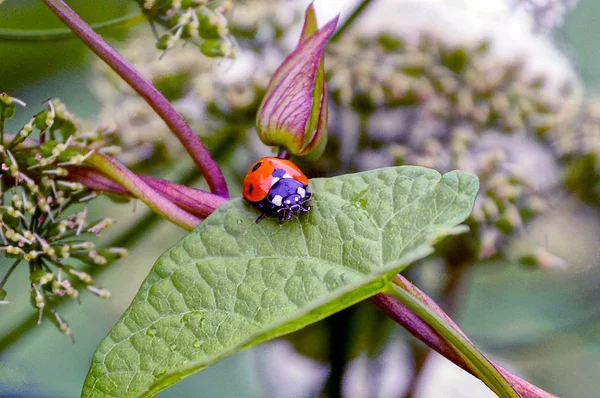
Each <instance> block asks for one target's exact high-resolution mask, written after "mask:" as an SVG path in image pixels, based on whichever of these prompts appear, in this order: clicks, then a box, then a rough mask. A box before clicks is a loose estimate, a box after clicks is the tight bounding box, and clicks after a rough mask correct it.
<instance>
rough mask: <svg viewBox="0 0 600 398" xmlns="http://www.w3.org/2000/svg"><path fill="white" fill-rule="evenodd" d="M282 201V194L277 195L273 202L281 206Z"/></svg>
mask: <svg viewBox="0 0 600 398" xmlns="http://www.w3.org/2000/svg"><path fill="white" fill-rule="evenodd" d="M282 201H283V198H282V197H281V195H275V196H274V197H273V200H272V201H271V202H273V204H274V205H277V206H281V202H282Z"/></svg>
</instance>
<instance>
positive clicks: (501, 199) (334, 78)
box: [317, 33, 579, 263]
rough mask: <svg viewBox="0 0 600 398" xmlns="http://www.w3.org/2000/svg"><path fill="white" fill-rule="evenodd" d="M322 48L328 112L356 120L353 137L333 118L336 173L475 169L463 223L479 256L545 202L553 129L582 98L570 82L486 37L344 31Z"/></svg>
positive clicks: (553, 172)
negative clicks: (554, 78) (494, 46)
mask: <svg viewBox="0 0 600 398" xmlns="http://www.w3.org/2000/svg"><path fill="white" fill-rule="evenodd" d="M329 50H330V54H329V55H328V56H329V58H328V61H329V62H328V64H327V66H328V68H329V69H330V70H331V71H332V73H331V79H330V81H329V87H330V91H331V93H332V98H333V99H334V101H335V104H336V105H337V107H336V108H334V109H333V112H335V113H334V114H336V113H337V116H338V117H339V118H340V119H342V118H343V119H350V120H352V117H355V118H356V119H357V120H356V121H355V122H354V124H355V125H357V126H361V125H362V127H361V129H360V131H356V132H355V133H354V137H352V128H348V125H347V124H344V123H340V128H338V129H336V124H335V123H332V124H331V128H332V134H331V135H332V136H333V137H332V141H334V140H335V141H334V142H335V145H331V146H329V147H328V150H327V151H328V153H329V158H330V159H338V162H337V163H338V165H339V166H338V170H337V171H338V172H339V171H344V170H364V169H370V168H376V167H384V166H389V165H400V164H416V165H421V166H425V167H431V168H435V169H437V170H439V171H440V172H445V171H448V170H451V169H462V170H469V171H472V172H474V173H476V174H477V175H478V176H479V178H480V186H481V188H480V194H479V196H478V198H477V201H476V203H475V208H474V211H473V214H472V216H471V219H470V220H469V224H470V225H471V227H472V228H471V230H472V233H473V234H476V240H477V244H475V245H473V246H474V247H477V253H475V254H476V255H477V256H479V257H480V258H487V257H490V256H494V255H499V254H502V253H500V252H499V248H500V247H501V244H502V242H504V241H506V238H507V237H509V236H512V235H514V234H518V233H520V232H522V231H523V225H524V222H525V221H526V220H527V219H528V218H529V217H532V216H534V215H537V214H540V213H541V212H543V211H544V210H545V209H546V208H548V207H549V206H550V198H551V197H552V195H551V192H552V190H553V189H554V188H555V187H556V185H557V184H558V182H559V179H560V177H559V176H560V172H559V169H558V165H557V157H556V156H555V154H554V151H553V149H552V145H550V144H551V142H552V137H553V136H554V135H555V133H554V132H555V131H557V130H559V129H562V128H563V126H565V125H568V124H569V123H572V121H573V114H574V109H576V107H577V106H578V105H579V98H578V97H577V96H576V95H575V94H572V91H570V90H569V83H570V82H566V84H565V85H564V88H563V90H562V91H557V92H554V91H552V90H550V89H548V87H547V85H546V84H545V79H544V78H542V77H537V78H536V77H530V76H529V75H527V74H526V73H524V71H523V70H524V69H525V67H526V65H525V63H524V62H525V61H523V62H515V61H505V62H501V61H502V59H498V58H497V57H492V56H491V55H490V50H489V43H487V42H486V41H482V42H480V43H476V44H473V45H470V46H467V45H456V44H455V45H450V44H448V43H447V41H446V40H444V39H442V38H437V37H436V36H431V35H426V34H423V35H422V36H421V37H420V39H419V40H418V41H416V42H413V41H410V40H405V39H404V38H402V37H399V36H397V35H396V36H395V35H391V34H389V33H386V34H381V35H379V36H376V37H373V38H364V37H361V38H357V37H356V36H349V37H347V38H345V39H342V41H341V42H339V43H337V44H336V45H334V46H332V47H331V48H330V49H329ZM352 113H354V114H355V115H357V116H352ZM360 120H362V123H361V122H360ZM336 135H337V137H336ZM352 142H354V143H355V144H354V145H353V144H352ZM533 159H535V160H533ZM532 165H533V166H532ZM542 165H544V167H542ZM546 165H547V167H545V166H546ZM332 166H333V167H332ZM335 166H336V163H335V162H332V161H331V160H330V161H329V162H328V163H324V164H323V167H325V168H327V169H324V170H329V171H331V170H335ZM317 167H319V164H317ZM536 250H537V249H533V250H532V253H535V252H536ZM528 258H529V259H531V258H541V257H540V256H537V257H536V256H533V255H532V256H530V257H528ZM544 258H548V257H547V256H546V257H544ZM546 263H548V262H547V261H546Z"/></svg>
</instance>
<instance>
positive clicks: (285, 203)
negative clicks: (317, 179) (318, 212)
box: [267, 178, 311, 221]
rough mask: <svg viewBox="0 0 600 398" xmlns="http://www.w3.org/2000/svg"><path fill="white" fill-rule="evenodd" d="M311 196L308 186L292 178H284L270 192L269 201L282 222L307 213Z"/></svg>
mask: <svg viewBox="0 0 600 398" xmlns="http://www.w3.org/2000/svg"><path fill="white" fill-rule="evenodd" d="M310 197H311V194H310V192H308V191H307V190H306V185H304V184H303V183H301V182H299V181H296V180H294V179H292V178H282V179H280V180H279V181H277V182H276V183H275V184H274V185H273V187H271V190H270V191H269V195H268V197H267V198H268V200H269V202H271V203H272V204H273V205H274V210H275V211H276V212H277V215H278V218H279V220H280V221H282V220H283V219H288V220H289V219H291V218H292V215H293V214H295V213H301V212H302V213H306V212H307V211H308V210H309V209H310V206H308V205H306V203H307V202H309V201H310Z"/></svg>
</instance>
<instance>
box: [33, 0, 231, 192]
mask: <svg viewBox="0 0 600 398" xmlns="http://www.w3.org/2000/svg"><path fill="white" fill-rule="evenodd" d="M43 1H44V3H46V5H47V6H48V7H49V8H50V9H51V10H52V12H54V13H55V14H56V15H57V16H58V18H60V20H61V21H62V22H63V23H64V24H65V25H67V26H68V27H69V29H71V30H72V31H73V33H75V34H76V35H77V36H78V37H79V39H80V40H81V41H83V42H84V43H85V44H86V45H87V46H88V47H89V48H90V49H91V50H92V51H93V52H94V53H96V55H98V56H99V57H100V58H101V59H102V60H103V61H104V62H106V64H107V65H108V66H110V67H111V68H112V69H113V70H114V71H115V72H117V73H118V74H119V76H121V78H122V79H123V80H125V81H126V82H127V83H128V84H129V85H130V86H131V87H132V88H133V89H134V90H135V91H137V93H138V94H139V95H141V96H142V97H143V98H144V99H145V100H146V102H147V103H148V104H149V105H150V106H151V107H152V108H153V109H154V111H155V112H156V113H157V114H158V115H159V116H160V117H161V118H162V119H163V120H164V121H165V123H166V124H167V126H169V128H170V129H171V131H172V132H173V134H175V135H176V136H177V138H179V141H181V143H182V144H183V146H184V147H185V149H186V150H187V151H188V153H189V154H190V156H191V157H192V158H193V159H194V162H195V163H196V165H197V166H198V168H199V169H200V171H201V172H202V175H203V176H204V178H206V182H207V183H208V186H209V187H210V190H211V192H213V193H214V194H216V195H219V196H221V197H223V198H226V199H227V198H229V192H228V190H227V183H226V182H225V177H224V176H223V173H221V170H220V169H219V166H218V165H217V164H216V162H215V161H214V159H213V158H212V156H211V155H210V153H209V152H208V150H207V149H206V147H205V146H204V144H202V141H201V140H200V138H199V137H198V136H197V135H196V134H195V133H194V131H193V130H192V128H191V127H190V126H189V125H188V124H187V123H186V122H185V120H184V119H183V117H181V115H180V114H179V113H177V111H175V109H173V107H172V106H171V104H170V103H169V101H167V99H166V98H165V97H164V96H163V95H162V94H161V93H160V92H159V91H158V90H157V89H156V88H155V87H154V86H153V85H152V84H151V83H150V82H149V81H147V80H146V79H144V78H143V77H142V76H141V75H140V74H139V72H138V71H137V70H136V69H135V68H133V67H132V66H131V65H130V64H129V63H128V62H127V61H125V60H124V59H123V57H121V55H120V54H119V53H118V52H117V51H116V50H115V49H113V48H112V47H111V46H110V45H109V44H108V43H107V42H106V41H105V40H104V39H103V38H102V37H101V36H100V35H98V34H97V33H96V32H94V31H93V30H92V28H91V27H90V26H89V25H88V24H86V23H85V21H83V20H82V19H81V18H80V17H79V15H77V13H76V12H74V11H73V10H72V9H71V8H70V7H69V6H68V5H67V4H66V3H65V2H64V1H63V0H43Z"/></svg>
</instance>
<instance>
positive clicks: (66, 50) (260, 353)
mask: <svg viewBox="0 0 600 398" xmlns="http://www.w3.org/2000/svg"><path fill="white" fill-rule="evenodd" d="M131 3H133V2H131V1H126V0H103V1H96V2H90V1H87V0H78V1H69V4H71V5H72V6H73V7H74V8H75V9H76V10H77V11H78V12H79V13H80V14H81V15H82V16H83V17H84V18H85V19H86V20H87V21H89V22H101V21H105V20H109V19H112V18H116V17H120V16H123V15H126V14H127V13H131V14H134V13H136V12H138V10H137V8H136V7H131V5H132V4H131ZM598 18H600V2H598V1H597V0H581V1H580V2H579V6H578V7H577V8H576V9H575V10H574V11H573V12H572V13H571V14H569V15H568V17H567V21H566V24H565V26H564V28H563V29H562V30H560V31H558V32H557V34H556V36H557V41H558V42H559V44H560V46H561V48H562V49H563V51H565V52H566V53H567V54H569V56H570V58H571V59H572V61H573V63H574V64H575V66H576V68H577V70H578V71H579V72H580V74H581V76H582V77H583V79H584V81H585V84H586V86H587V89H588V90H589V91H590V92H594V91H596V90H598V88H600V52H598V51H597V38H598V37H600V24H598V23H597V20H598ZM60 26H61V25H60V23H59V22H58V20H56V18H54V17H53V16H52V15H51V14H50V13H49V12H48V11H46V10H45V8H44V7H43V6H41V5H40V2H39V1H34V0H6V1H5V2H4V3H3V4H2V5H0V30H1V29H9V28H12V29H36V30H39V29H54V28H59V27H60ZM103 34H104V35H105V36H108V37H110V38H111V39H112V40H114V41H115V42H118V41H122V40H123V37H124V32H122V31H119V30H118V29H113V30H109V31H105V32H103ZM149 51H152V50H151V49H149ZM91 60H92V56H91V55H90V53H89V51H87V50H86V49H85V48H84V47H83V46H82V45H81V44H79V43H78V42H77V41H76V40H63V41H59V42H54V41H48V42H41V43H28V42H11V41H7V40H2V41H0V92H1V91H7V92H9V93H10V94H11V95H12V96H15V97H18V98H20V99H22V100H24V101H26V102H27V103H29V104H30V106H29V108H30V109H27V110H26V111H24V112H20V113H19V116H18V117H17V118H16V119H15V120H13V121H11V122H10V123H9V130H10V128H11V126H18V124H19V123H22V122H24V121H26V120H27V119H28V118H29V117H30V116H31V114H32V113H33V112H35V111H37V107H38V104H40V103H41V102H42V101H43V100H44V99H46V98H49V97H59V98H61V99H62V100H63V101H64V102H65V103H66V105H67V106H68V108H69V109H70V110H71V111H72V112H74V113H75V114H77V115H78V116H80V117H81V118H84V119H88V120H94V118H95V114H96V113H97V112H98V108H99V105H98V104H97V103H96V102H95V100H94V97H93V96H92V94H91V93H90V89H89V84H88V81H89V70H90V62H91ZM190 167H191V166H190V164H185V163H184V164H181V165H177V166H173V167H170V168H169V170H163V171H158V173H160V174H162V175H165V176H170V177H172V178H177V177H178V176H181V175H182V174H185V173H186V172H187V171H188V170H189V168H190ZM234 193H235V194H237V192H234ZM133 206H134V205H133V203H129V204H124V205H119V206H115V205H114V204H113V203H112V202H110V201H108V200H101V201H99V202H98V204H97V205H95V206H94V208H93V209H92V211H93V212H95V213H96V214H102V216H110V217H113V218H116V219H118V220H119V223H118V226H117V227H115V229H116V230H120V231H126V230H128V228H130V227H131V226H135V225H136V224H138V223H140V220H143V219H145V218H147V211H146V210H145V209H144V207H143V206H142V205H141V204H138V205H137V208H136V209H135V211H132V208H133ZM143 228H144V230H141V231H139V232H142V233H139V234H136V236H134V237H132V239H135V245H134V246H132V247H131V253H130V256H129V257H127V258H126V259H125V260H122V261H120V262H118V263H117V264H115V265H114V266H112V267H111V268H110V269H108V270H107V271H105V272H103V273H102V276H101V277H99V280H100V282H101V283H102V284H103V285H104V286H106V287H108V288H109V289H110V290H111V292H112V293H113V297H112V299H111V300H109V301H104V300H101V299H99V298H96V297H92V296H91V295H84V296H83V297H82V301H83V303H82V305H77V304H76V303H71V304H69V305H68V306H66V307H64V308H63V309H62V311H61V313H62V315H63V316H64V317H65V318H66V319H68V321H69V324H70V326H71V327H72V329H73V330H74V333H75V338H76V341H77V342H76V344H75V345H72V344H71V342H70V340H69V339H68V338H66V337H65V336H63V335H61V334H60V333H59V332H57V330H56V329H55V328H54V326H52V325H51V324H50V323H49V322H45V323H44V324H42V325H40V326H36V327H34V328H33V329H30V330H27V331H19V333H18V334H17V336H12V337H10V338H7V336H9V334H10V333H11V331H13V330H14V329H15V327H16V326H17V325H19V324H20V323H21V322H22V321H23V320H24V319H25V318H27V317H30V316H31V315H32V314H34V315H35V313H34V310H33V309H32V307H31V306H30V304H29V297H28V292H27V290H26V289H24V288H23V286H25V285H27V277H28V276H27V273H26V270H25V269H23V268H22V267H21V269H19V270H17V272H16V273H15V275H14V276H13V278H12V279H11V281H10V283H9V285H8V286H7V291H8V293H9V298H10V300H11V302H12V304H11V305H8V306H1V307H0V341H1V342H0V396H19V397H75V396H78V394H79V391H80V389H81V385H82V383H83V380H84V377H85V374H86V372H87V369H88V365H89V361H90V358H91V356H92V353H93V352H94V349H95V347H96V345H97V344H98V343H99V341H100V340H101V339H102V338H103V337H104V336H105V335H106V333H107V332H108V330H109V329H110V328H111V327H112V325H113V324H114V323H115V321H116V320H117V319H118V318H119V316H120V314H121V313H122V312H123V311H124V309H125V308H126V307H127V306H128V304H129V302H130V300H131V298H132V297H133V295H134V294H135V292H136V291H137V289H138V287H139V286H140V284H141V282H142V280H143V279H144V277H145V275H146V273H147V272H148V270H149V269H150V267H151V266H152V264H153V262H154V260H155V259H156V258H157V257H158V256H159V255H160V254H161V253H162V252H163V251H164V250H166V249H167V248H169V247H170V246H171V245H172V244H174V243H175V242H176V241H177V240H178V239H180V238H181V237H182V236H183V235H184V232H183V231H181V230H179V229H178V228H176V227H174V226H173V225H171V224H168V223H166V222H163V221H154V222H153V223H152V224H151V225H150V226H148V225H146V226H144V227H143ZM146 228H147V231H146V230H145V229H146ZM112 232H115V231H112ZM529 233H530V234H531V235H532V236H534V238H535V239H537V240H540V241H542V242H547V245H548V246H549V247H551V248H552V249H553V250H554V251H555V252H556V254H558V255H561V256H563V257H564V258H566V259H567V260H568V261H569V265H570V267H569V270H568V271H564V272H561V271H552V272H547V271H534V270H526V269H522V268H520V267H517V266H506V264H498V263H494V262H489V263H487V264H485V265H483V266H481V267H477V268H476V269H475V270H474V271H473V272H471V273H470V274H469V275H468V277H467V278H466V280H465V281H464V283H463V284H462V285H461V292H462V293H463V294H462V295H461V298H460V300H459V306H458V311H457V316H456V319H455V320H456V321H457V322H458V323H459V325H461V326H463V327H464V330H465V332H466V333H467V334H468V335H469V336H471V337H472V339H473V340H474V341H475V343H476V344H477V345H478V346H480V347H481V348H483V349H484V350H485V351H486V352H488V353H490V354H491V355H492V356H493V357H494V358H497V359H499V360H501V361H504V362H503V363H505V364H507V365H508V366H509V367H510V368H511V369H514V370H516V371H517V372H519V373H521V374H523V375H524V376H525V377H526V378H527V379H529V380H530V381H532V382H533V383H535V384H537V385H539V386H540V387H542V388H544V389H547V390H548V391H551V392H553V393H554V394H557V395H560V396H563V397H595V396H598V391H599V390H600V377H598V376H600V289H599V288H598V286H600V267H599V261H598V260H599V259H600V256H599V254H600V253H599V252H598V250H597V240H598V237H599V236H600V222H599V219H598V214H597V211H596V210H595V209H592V208H588V207H585V206H583V205H580V204H577V205H573V206H571V207H569V208H568V209H567V210H565V211H564V213H561V214H553V215H551V216H549V217H545V219H544V220H543V221H540V222H537V223H536V225H534V226H532V227H531V229H530V230H529ZM111 235H113V234H111ZM573 236H577V237H580V238H579V239H578V241H577V243H575V244H574V242H575V241H574V239H572V237H573ZM4 264H5V261H4V260H3V259H0V269H2V268H4ZM427 267H435V264H427V263H425V264H423V265H420V268H421V269H420V270H418V271H415V278H416V279H418V278H423V279H426V275H427V272H428V271H427ZM424 275H425V276H424ZM433 293H434V292H433ZM353 319H354V320H355V321H356V322H358V321H357V319H360V318H357V317H354V318H353ZM21 335H23V336H21ZM394 336H395V335H394ZM402 336H403V335H402ZM16 337H18V341H17V343H16V344H14V345H13V344H11V341H13V340H15V338H16ZM404 337H405V336H404ZM404 341H409V339H404ZM3 344H4V345H3ZM315 344H316V343H313V342H308V345H309V346H310V345H315ZM268 358H269V356H268V350H267V349H266V348H265V347H258V348H256V349H253V350H250V351H247V352H243V353H241V354H237V355H235V356H233V357H231V358H229V359H227V360H225V361H223V362H221V363H219V364H217V365H215V366H213V367H211V368H209V369H206V370H203V371H201V372H199V373H198V374H196V375H194V376H192V377H190V378H188V379H186V380H184V381H183V382H181V383H179V384H178V385H176V386H175V387H173V388H170V389H168V390H167V391H165V392H163V393H161V394H160V396H162V397H176V396H204V397H211V396H226V397H241V396H244V397H260V396H273V391H274V390H273V389H272V388H271V387H270V386H269V378H268V375H267V376H265V375H264V374H262V373H263V372H264V371H265V369H267V368H265V367H264V366H263V365H264V361H265V360H268ZM288 359H289V361H290V364H291V363H292V361H293V360H294V358H292V357H289V358H288ZM313 365H314V367H316V368H318V364H317V363H313ZM317 373H319V372H317ZM321 373H322V372H321ZM297 377H298V378H302V377H304V376H303V375H302V374H298V375H297ZM315 377H316V378H315V380H321V381H322V378H321V379H319V377H318V376H315ZM461 380H462V379H461ZM460 383H462V381H460ZM288 393H289V394H286V395H287V396H298V397H300V396H310V395H311V394H312V393H314V392H312V393H311V392H310V391H301V390H294V391H292V390H290V391H288ZM354 396H367V395H360V393H356V394H355V395H354ZM382 396H384V395H382ZM424 396H425V395H424ZM448 396H451V395H448Z"/></svg>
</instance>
